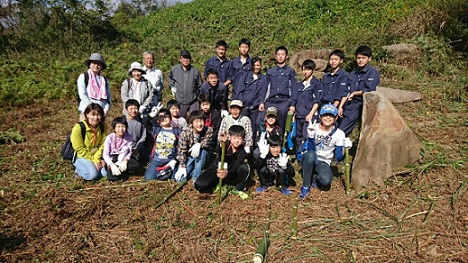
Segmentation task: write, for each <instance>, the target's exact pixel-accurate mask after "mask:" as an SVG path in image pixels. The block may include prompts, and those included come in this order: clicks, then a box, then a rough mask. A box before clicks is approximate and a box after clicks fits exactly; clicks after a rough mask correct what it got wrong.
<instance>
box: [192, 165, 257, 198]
mask: <svg viewBox="0 0 468 263" xmlns="http://www.w3.org/2000/svg"><path fill="white" fill-rule="evenodd" d="M217 170H218V163H214V164H212V165H211V166H210V167H209V168H208V169H206V170H205V171H204V172H203V173H202V174H201V175H200V176H199V177H198V178H197V179H196V180H195V182H194V187H195V189H196V190H197V191H199V192H200V193H212V192H213V188H215V187H216V184H218V182H219V178H218V176H217V174H216V172H217ZM249 172H250V167H249V165H248V164H246V163H243V164H241V165H240V166H239V168H238V169H237V171H236V172H235V173H229V174H228V176H227V177H226V178H225V179H224V180H223V184H228V185H234V186H235V187H236V189H237V190H239V191H244V189H245V182H246V181H247V179H248V178H249Z"/></svg>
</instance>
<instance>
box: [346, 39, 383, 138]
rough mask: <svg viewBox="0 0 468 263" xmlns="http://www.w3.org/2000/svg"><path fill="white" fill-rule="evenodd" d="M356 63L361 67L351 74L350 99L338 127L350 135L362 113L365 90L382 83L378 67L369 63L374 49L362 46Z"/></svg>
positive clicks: (374, 87) (372, 89)
mask: <svg viewBox="0 0 468 263" xmlns="http://www.w3.org/2000/svg"><path fill="white" fill-rule="evenodd" d="M355 55H356V63H357V65H358V67H359V69H358V70H355V71H353V72H351V73H350V74H349V95H348V101H347V102H346V103H345V104H344V106H343V111H342V112H343V116H342V119H340V122H339V125H338V127H339V128H340V129H341V130H342V131H344V133H345V135H346V136H349V135H350V134H351V133H352V132H353V129H354V126H355V125H356V122H357V120H358V119H359V118H360V117H361V114H362V100H363V94H364V93H365V92H371V91H375V90H376V88H377V86H378V85H379V83H380V75H379V72H378V71H377V69H375V68H374V67H372V66H371V65H369V62H370V61H371V58H372V49H371V48H370V47H368V46H360V47H358V49H357V50H356V52H355Z"/></svg>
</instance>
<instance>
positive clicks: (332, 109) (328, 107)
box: [320, 104, 338, 116]
mask: <svg viewBox="0 0 468 263" xmlns="http://www.w3.org/2000/svg"><path fill="white" fill-rule="evenodd" d="M324 114H331V115H333V116H336V115H338V109H337V108H336V106H335V105H333V104H325V105H323V106H322V108H321V109H320V115H324Z"/></svg>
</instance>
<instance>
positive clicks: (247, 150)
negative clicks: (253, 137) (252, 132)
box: [244, 146, 250, 154]
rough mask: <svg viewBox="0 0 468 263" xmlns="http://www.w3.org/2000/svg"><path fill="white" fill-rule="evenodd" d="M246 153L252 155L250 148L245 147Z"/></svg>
mask: <svg viewBox="0 0 468 263" xmlns="http://www.w3.org/2000/svg"><path fill="white" fill-rule="evenodd" d="M244 151H245V153H246V154H250V146H244Z"/></svg>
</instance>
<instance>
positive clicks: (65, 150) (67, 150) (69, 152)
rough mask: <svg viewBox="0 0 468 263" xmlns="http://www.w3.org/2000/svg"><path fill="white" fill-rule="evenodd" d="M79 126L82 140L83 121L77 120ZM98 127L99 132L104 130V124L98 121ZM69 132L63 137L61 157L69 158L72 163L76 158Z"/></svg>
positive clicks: (84, 133)
mask: <svg viewBox="0 0 468 263" xmlns="http://www.w3.org/2000/svg"><path fill="white" fill-rule="evenodd" d="M78 124H79V125H80V128H81V138H83V141H84V139H85V136H86V127H85V124H84V123H83V122H81V121H80V122H78ZM99 129H101V132H102V131H104V124H102V123H99ZM70 136H71V132H69V133H68V134H67V139H65V143H64V144H63V146H62V159H64V160H69V161H72V163H74V162H75V159H76V152H75V150H74V149H73V146H72V143H71V140H70Z"/></svg>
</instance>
